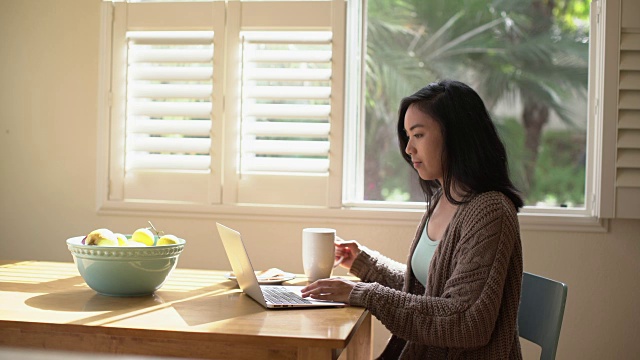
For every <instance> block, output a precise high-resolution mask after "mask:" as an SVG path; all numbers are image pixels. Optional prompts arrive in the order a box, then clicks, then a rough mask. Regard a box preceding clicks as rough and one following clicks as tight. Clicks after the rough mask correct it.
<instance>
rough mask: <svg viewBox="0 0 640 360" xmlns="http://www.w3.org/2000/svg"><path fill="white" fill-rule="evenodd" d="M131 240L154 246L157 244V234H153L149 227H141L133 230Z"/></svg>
mask: <svg viewBox="0 0 640 360" xmlns="http://www.w3.org/2000/svg"><path fill="white" fill-rule="evenodd" d="M131 240H132V241H135V242H138V243H141V244H145V245H147V246H153V245H154V244H155V240H156V238H155V236H153V233H152V232H151V230H149V229H147V228H140V229H138V230H136V231H134V232H133V234H132V235H131Z"/></svg>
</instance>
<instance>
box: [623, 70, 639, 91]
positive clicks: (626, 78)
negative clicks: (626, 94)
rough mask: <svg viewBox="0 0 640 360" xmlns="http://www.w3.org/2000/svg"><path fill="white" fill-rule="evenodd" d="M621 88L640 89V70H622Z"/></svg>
mask: <svg viewBox="0 0 640 360" xmlns="http://www.w3.org/2000/svg"><path fill="white" fill-rule="evenodd" d="M620 89H621V90H637V89H640V71H620Z"/></svg>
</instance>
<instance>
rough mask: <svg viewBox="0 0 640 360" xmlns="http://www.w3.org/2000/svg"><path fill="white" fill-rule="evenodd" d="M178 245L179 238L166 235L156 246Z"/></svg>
mask: <svg viewBox="0 0 640 360" xmlns="http://www.w3.org/2000/svg"><path fill="white" fill-rule="evenodd" d="M177 243H178V237H177V236H175V235H164V236H163V237H161V238H160V239H158V242H157V243H156V245H173V244H177Z"/></svg>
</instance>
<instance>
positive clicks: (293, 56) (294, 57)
mask: <svg viewBox="0 0 640 360" xmlns="http://www.w3.org/2000/svg"><path fill="white" fill-rule="evenodd" d="M245 59H246V60H247V61H253V62H288V63H296V62H307V63H317V62H329V61H331V51H288V50H271V51H269V50H256V51H250V52H247V53H246V54H245Z"/></svg>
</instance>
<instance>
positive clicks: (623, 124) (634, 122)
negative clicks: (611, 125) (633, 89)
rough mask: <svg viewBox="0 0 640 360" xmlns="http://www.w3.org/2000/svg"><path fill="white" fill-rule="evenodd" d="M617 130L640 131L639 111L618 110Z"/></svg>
mask: <svg viewBox="0 0 640 360" xmlns="http://www.w3.org/2000/svg"><path fill="white" fill-rule="evenodd" d="M639 88H640V87H639ZM618 128H619V129H640V110H620V113H619V115H618Z"/></svg>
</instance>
